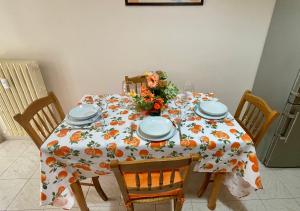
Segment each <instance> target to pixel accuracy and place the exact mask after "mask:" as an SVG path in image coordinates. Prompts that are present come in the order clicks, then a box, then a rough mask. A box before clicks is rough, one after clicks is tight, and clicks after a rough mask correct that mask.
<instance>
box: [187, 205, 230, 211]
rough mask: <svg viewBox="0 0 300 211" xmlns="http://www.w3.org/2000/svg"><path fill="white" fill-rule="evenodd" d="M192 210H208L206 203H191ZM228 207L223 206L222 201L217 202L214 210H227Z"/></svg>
mask: <svg viewBox="0 0 300 211" xmlns="http://www.w3.org/2000/svg"><path fill="white" fill-rule="evenodd" d="M192 210H193V211H210V209H208V207H207V203H192ZM227 210H228V208H227V207H226V206H224V205H223V204H222V203H217V207H216V209H215V211H227Z"/></svg>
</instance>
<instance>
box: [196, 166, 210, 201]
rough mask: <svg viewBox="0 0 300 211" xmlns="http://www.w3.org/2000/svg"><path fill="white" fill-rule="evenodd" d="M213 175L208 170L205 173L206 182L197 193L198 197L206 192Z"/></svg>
mask: <svg viewBox="0 0 300 211" xmlns="http://www.w3.org/2000/svg"><path fill="white" fill-rule="evenodd" d="M211 175H212V173H208V172H207V173H205V177H204V182H203V183H202V185H201V187H200V189H199V190H198V193H197V195H198V197H201V196H202V195H203V194H204V192H205V190H206V188H207V186H208V184H209V182H210V178H211Z"/></svg>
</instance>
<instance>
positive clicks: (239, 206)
mask: <svg viewBox="0 0 300 211" xmlns="http://www.w3.org/2000/svg"><path fill="white" fill-rule="evenodd" d="M224 206H226V207H227V208H226V209H227V210H233V211H236V210H238V211H247V210H249V211H250V210H255V211H263V210H266V209H265V206H264V204H263V203H262V201H261V200H247V201H246V200H244V201H228V202H224Z"/></svg>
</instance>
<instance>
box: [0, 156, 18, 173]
mask: <svg viewBox="0 0 300 211" xmlns="http://www.w3.org/2000/svg"><path fill="white" fill-rule="evenodd" d="M16 159H17V158H4V157H3V158H1V157H0V176H1V175H2V174H3V172H4V171H6V170H7V169H8V167H9V166H10V165H11V164H12V163H13V162H14V161H15V160H16Z"/></svg>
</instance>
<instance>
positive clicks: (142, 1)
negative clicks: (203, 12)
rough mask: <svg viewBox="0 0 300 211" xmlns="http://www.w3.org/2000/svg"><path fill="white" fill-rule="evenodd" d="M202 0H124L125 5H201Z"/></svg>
mask: <svg viewBox="0 0 300 211" xmlns="http://www.w3.org/2000/svg"><path fill="white" fill-rule="evenodd" d="M203 3H204V0H153V1H151V0H125V4H126V5H127V6H202V5H203Z"/></svg>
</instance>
